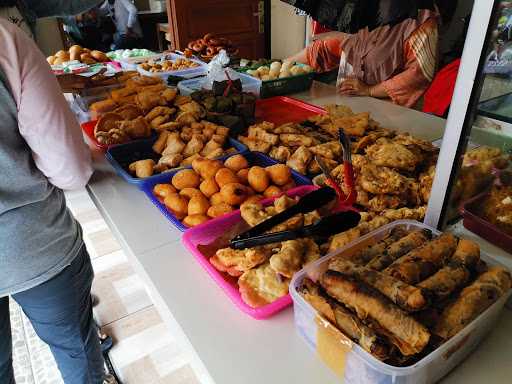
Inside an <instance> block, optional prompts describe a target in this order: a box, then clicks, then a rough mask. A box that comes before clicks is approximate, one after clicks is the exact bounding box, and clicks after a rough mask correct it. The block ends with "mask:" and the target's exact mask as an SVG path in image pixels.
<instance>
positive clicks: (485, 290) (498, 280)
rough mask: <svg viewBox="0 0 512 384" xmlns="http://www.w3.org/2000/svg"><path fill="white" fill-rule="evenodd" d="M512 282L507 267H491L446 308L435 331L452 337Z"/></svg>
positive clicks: (503, 292)
mask: <svg viewBox="0 0 512 384" xmlns="http://www.w3.org/2000/svg"><path fill="white" fill-rule="evenodd" d="M511 283H512V282H511V277H510V273H509V272H508V271H507V270H506V269H504V268H501V267H492V268H489V270H488V271H487V272H484V273H483V274H481V275H480V276H479V277H478V278H477V279H476V280H475V281H474V282H473V283H472V284H471V285H469V286H467V287H466V288H464V289H463V290H462V292H461V293H460V296H459V297H458V298H457V300H455V302H453V303H452V304H450V305H449V306H448V307H446V308H445V310H444V311H443V313H442V314H441V317H440V318H439V321H438V323H437V325H436V327H435V329H434V333H435V334H436V335H437V336H439V337H441V338H443V339H445V340H447V339H450V338H451V337H453V336H454V335H455V334H457V333H458V332H459V331H460V330H462V329H463V328H464V327H465V326H466V325H468V324H469V323H470V322H472V321H473V320H474V319H476V318H477V317H478V315H480V314H481V313H482V312H484V311H485V310H486V309H487V308H489V307H490V306H491V305H492V304H494V303H495V302H496V301H497V300H498V299H499V298H500V296H502V295H504V294H505V293H506V292H507V291H508V290H509V289H510V287H511Z"/></svg>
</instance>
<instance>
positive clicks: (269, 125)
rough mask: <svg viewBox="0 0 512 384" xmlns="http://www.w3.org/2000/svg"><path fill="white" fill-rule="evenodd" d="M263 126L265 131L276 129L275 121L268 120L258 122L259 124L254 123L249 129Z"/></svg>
mask: <svg viewBox="0 0 512 384" xmlns="http://www.w3.org/2000/svg"><path fill="white" fill-rule="evenodd" d="M255 127H257V128H261V129H263V130H264V131H273V130H274V127H275V125H274V123H270V122H268V121H263V122H261V123H258V124H254V125H251V126H250V127H249V128H248V130H250V129H251V128H255Z"/></svg>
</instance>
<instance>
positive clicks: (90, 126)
mask: <svg viewBox="0 0 512 384" xmlns="http://www.w3.org/2000/svg"><path fill="white" fill-rule="evenodd" d="M97 121H98V120H92V121H88V122H87V123H83V124H81V125H80V126H81V127H82V131H84V133H85V135H86V136H87V138H88V139H89V141H90V142H91V143H92V145H93V146H94V147H95V148H97V149H99V150H102V151H106V150H107V149H108V148H109V147H110V146H109V145H107V144H101V143H100V142H98V140H96V138H95V137H94V127H96V122H97Z"/></svg>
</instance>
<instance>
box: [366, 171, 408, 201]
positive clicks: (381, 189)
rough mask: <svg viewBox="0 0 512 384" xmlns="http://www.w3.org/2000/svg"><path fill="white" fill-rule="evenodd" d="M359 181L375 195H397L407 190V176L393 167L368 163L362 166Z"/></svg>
mask: <svg viewBox="0 0 512 384" xmlns="http://www.w3.org/2000/svg"><path fill="white" fill-rule="evenodd" d="M358 183H360V185H361V187H362V188H363V189H364V190H365V191H367V192H370V193H373V194H375V195H380V194H393V195H397V194H400V193H402V192H403V191H404V190H405V185H406V178H405V177H404V176H402V175H401V174H400V173H398V172H396V171H394V170H392V169H391V168H388V167H377V166H376V165H374V164H368V165H366V166H364V167H362V168H361V175H360V177H359V178H358Z"/></svg>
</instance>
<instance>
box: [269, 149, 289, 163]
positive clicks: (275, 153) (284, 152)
mask: <svg viewBox="0 0 512 384" xmlns="http://www.w3.org/2000/svg"><path fill="white" fill-rule="evenodd" d="M268 155H269V156H270V157H271V158H273V159H275V160H277V161H279V162H280V163H286V162H287V161H288V159H289V158H290V156H291V155H292V154H291V153H290V149H288V148H287V147H285V146H284V145H280V146H279V147H273V148H272V150H271V151H270V153H269V154H268Z"/></svg>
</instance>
